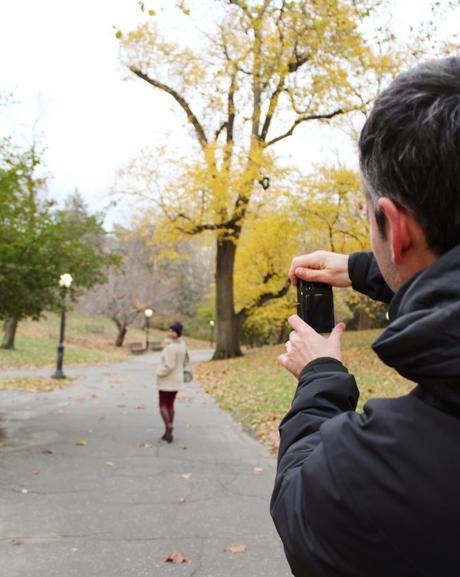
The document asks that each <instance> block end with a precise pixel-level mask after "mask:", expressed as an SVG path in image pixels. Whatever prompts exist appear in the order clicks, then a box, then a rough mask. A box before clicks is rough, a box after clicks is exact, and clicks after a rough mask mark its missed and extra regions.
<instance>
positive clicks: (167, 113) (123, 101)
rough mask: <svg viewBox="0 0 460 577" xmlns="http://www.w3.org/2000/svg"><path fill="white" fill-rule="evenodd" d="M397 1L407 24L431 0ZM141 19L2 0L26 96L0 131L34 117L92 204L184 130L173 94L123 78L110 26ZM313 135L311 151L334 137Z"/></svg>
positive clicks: (90, 1) (13, 64) (113, 8)
mask: <svg viewBox="0 0 460 577" xmlns="http://www.w3.org/2000/svg"><path fill="white" fill-rule="evenodd" d="M202 1H203V2H206V1H208V0H202ZM396 5H397V6H398V11H399V12H398V18H397V21H398V22H399V25H401V23H403V24H404V23H407V22H409V21H410V19H411V18H413V17H414V16H413V15H414V9H416V11H417V14H420V13H422V12H423V10H420V9H421V7H422V6H424V5H426V1H425V0H412V1H408V0H406V1H405V2H396ZM138 19H139V10H138V7H137V2H136V0H78V1H75V0H73V1H71V0H20V1H19V0H0V78H1V83H0V91H8V92H13V93H14V95H15V98H16V100H18V101H19V103H18V104H17V105H15V106H12V107H8V110H7V111H6V112H5V111H3V112H2V115H1V118H3V121H4V124H3V127H2V129H1V133H2V134H3V135H4V134H6V133H8V132H9V131H14V132H15V133H16V134H17V135H21V138H22V139H23V141H24V139H29V141H31V139H32V132H33V131H32V126H33V125H34V123H35V124H36V132H37V134H38V135H39V136H40V137H41V138H40V140H41V142H42V143H43V144H44V145H45V147H46V154H45V162H46V166H47V169H48V172H49V174H50V175H51V176H52V178H51V180H50V182H49V191H50V195H51V196H53V197H55V198H57V199H62V198H64V197H65V196H66V195H67V194H68V193H70V192H72V191H73V190H74V189H75V188H78V189H79V190H80V192H81V193H82V195H83V196H84V198H85V199H86V200H87V201H88V203H89V204H90V207H91V208H92V209H93V210H102V209H103V208H104V207H106V206H107V205H108V203H109V202H110V194H109V190H110V187H111V185H112V183H113V181H114V176H115V172H116V170H117V169H118V168H120V167H121V166H123V165H124V164H125V163H126V162H127V160H128V159H129V158H130V157H132V156H134V155H135V154H136V152H137V151H138V150H139V149H141V148H142V147H143V146H146V145H148V144H154V143H158V142H164V140H165V138H171V139H178V138H181V132H180V130H181V129H174V128H173V127H174V126H175V125H176V122H175V121H174V116H173V113H172V112H171V106H170V102H169V99H168V97H167V96H165V95H162V94H160V93H159V92H158V91H155V90H154V89H152V88H151V87H149V86H148V85H147V84H146V83H144V82H142V81H140V80H134V79H132V80H129V81H126V78H127V76H128V74H127V73H126V71H125V70H124V69H123V67H122V66H121V64H120V63H119V59H118V44H117V41H116V39H115V36H114V32H115V31H114V28H113V27H114V26H116V27H120V28H122V29H124V30H129V29H130V28H133V27H134V26H135V24H136V22H137V21H138ZM173 25H174V23H173V22H171V26H173ZM5 116H7V118H6V117H5ZM5 122H6V123H5ZM168 134H169V136H166V135H168ZM306 138H309V137H308V134H307V132H306V130H303V131H302V130H299V132H298V134H297V135H296V139H295V140H293V141H292V143H290V144H289V146H290V147H291V152H292V154H293V156H294V158H295V159H296V160H297V162H298V163H302V162H304V159H305V155H303V156H302V157H300V155H298V149H299V146H300V144H301V143H302V139H304V140H305V139H306ZM316 144H317V143H315V147H314V148H311V154H310V157H311V160H313V161H319V159H320V158H321V157H322V156H324V154H327V149H328V146H329V145H328V144H327V143H324V144H322V145H321V146H317V145H316ZM302 148H303V146H302ZM126 211H127V209H126V208H125V207H118V208H117V209H114V210H112V211H111V213H110V215H109V222H112V221H114V220H118V221H120V220H122V219H124V218H126Z"/></svg>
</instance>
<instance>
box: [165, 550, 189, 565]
mask: <svg viewBox="0 0 460 577" xmlns="http://www.w3.org/2000/svg"><path fill="white" fill-rule="evenodd" d="M165 561H166V563H175V564H178V563H190V561H191V559H190V557H187V555H186V554H185V553H182V551H173V552H172V553H170V554H169V555H168V556H167V557H166V558H165Z"/></svg>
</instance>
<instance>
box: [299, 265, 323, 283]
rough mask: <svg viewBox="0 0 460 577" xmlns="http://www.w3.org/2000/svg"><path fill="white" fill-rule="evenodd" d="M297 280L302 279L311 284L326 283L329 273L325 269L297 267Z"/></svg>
mask: <svg viewBox="0 0 460 577" xmlns="http://www.w3.org/2000/svg"><path fill="white" fill-rule="evenodd" d="M294 274H295V276H296V277H297V278H301V279H303V280H306V281H310V282H326V280H327V276H328V275H327V272H326V271H325V270H324V269H314V268H304V267H297V268H296V269H295V270H294Z"/></svg>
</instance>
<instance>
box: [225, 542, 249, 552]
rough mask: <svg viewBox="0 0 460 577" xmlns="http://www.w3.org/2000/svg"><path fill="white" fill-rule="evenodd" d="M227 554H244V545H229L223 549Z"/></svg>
mask: <svg viewBox="0 0 460 577" xmlns="http://www.w3.org/2000/svg"><path fill="white" fill-rule="evenodd" d="M224 551H225V552H227V553H246V545H245V544H244V543H241V544H240V545H229V546H228V547H225V549H224Z"/></svg>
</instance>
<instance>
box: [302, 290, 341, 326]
mask: <svg viewBox="0 0 460 577" xmlns="http://www.w3.org/2000/svg"><path fill="white" fill-rule="evenodd" d="M297 314H298V315H299V317H300V318H301V319H302V320H304V321H305V322H306V323H307V324H309V325H310V326H311V327H312V328H314V329H315V331H316V332H317V333H330V332H331V331H332V329H333V328H334V326H335V322H334V299H333V296H332V287H331V285H328V284H323V283H319V282H307V281H304V280H302V279H297Z"/></svg>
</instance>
